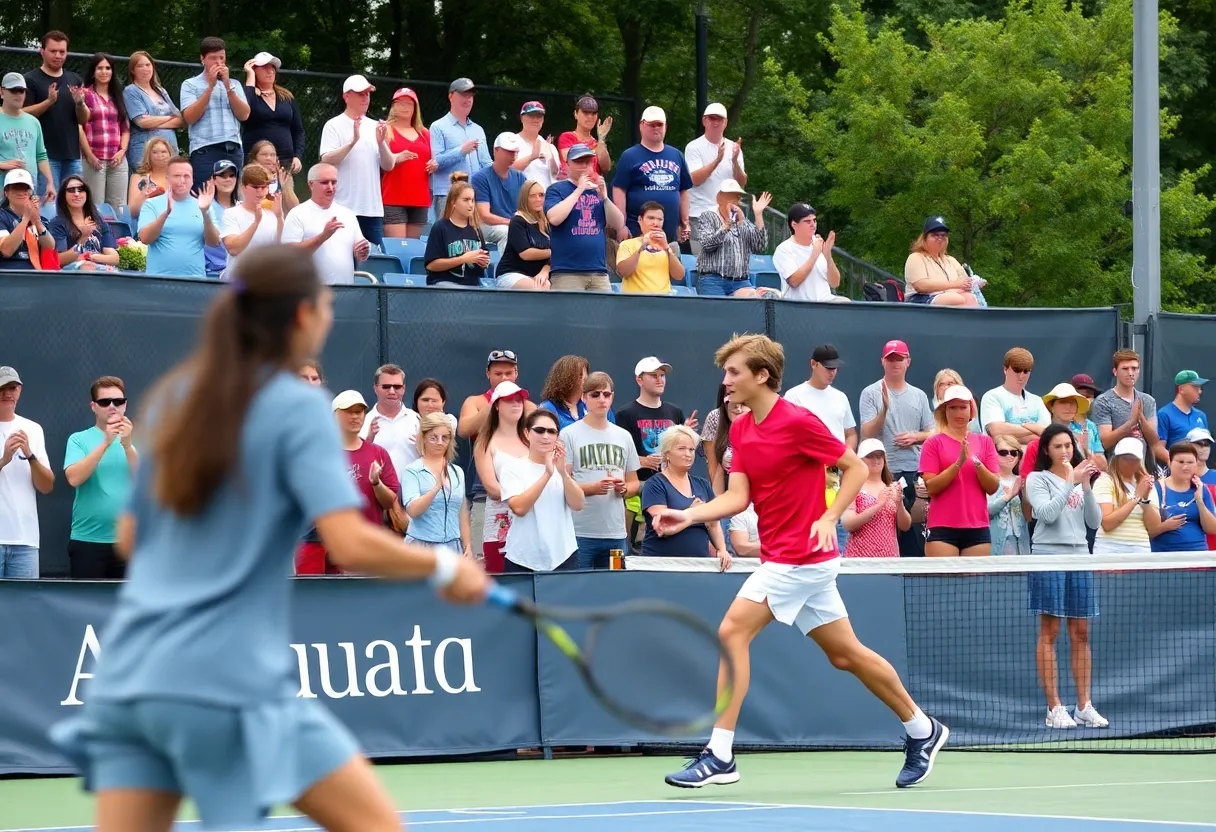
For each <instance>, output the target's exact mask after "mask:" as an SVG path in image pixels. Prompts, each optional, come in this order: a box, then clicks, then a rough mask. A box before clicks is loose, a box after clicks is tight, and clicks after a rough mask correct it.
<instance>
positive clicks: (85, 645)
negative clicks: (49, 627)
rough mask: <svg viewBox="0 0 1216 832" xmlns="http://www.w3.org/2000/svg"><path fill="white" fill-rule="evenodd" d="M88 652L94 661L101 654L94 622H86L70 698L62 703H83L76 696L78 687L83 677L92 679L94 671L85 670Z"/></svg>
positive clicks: (61, 703) (73, 675)
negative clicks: (85, 658)
mask: <svg viewBox="0 0 1216 832" xmlns="http://www.w3.org/2000/svg"><path fill="white" fill-rule="evenodd" d="M86 653H88V654H89V655H91V656H92V657H93V661H94V662H96V661H97V657H98V656H100V655H101V645H100V644H98V643H97V633H96V631H94V630H93V625H92V624H86V625H85V628H84V641H82V642H81V643H80V655H79V656H77V658H76V672H75V673H73V674H72V689H71V690H70V691H68V698H67V699H64V700H63V701H62V702H60V703H59V704H60V705H83V704H84V702H82V701H80V698H79V697H77V696H76V689H77V687H78V686H79V685H80V680H81V679H92V678H93V674H92V673H85V672H84V657H85V654H86Z"/></svg>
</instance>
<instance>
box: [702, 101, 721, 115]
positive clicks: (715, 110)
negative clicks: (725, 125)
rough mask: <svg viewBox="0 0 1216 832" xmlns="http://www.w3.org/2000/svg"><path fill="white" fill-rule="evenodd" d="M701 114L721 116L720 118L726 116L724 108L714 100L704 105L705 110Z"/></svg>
mask: <svg viewBox="0 0 1216 832" xmlns="http://www.w3.org/2000/svg"><path fill="white" fill-rule="evenodd" d="M701 115H703V116H721V117H722V118H726V108H725V107H723V106H722V105H721V104H719V103H718V102H716V101H715V102H714V103H713V104H710V105H709V106H708V107H706V108H705V112H703V113H701Z"/></svg>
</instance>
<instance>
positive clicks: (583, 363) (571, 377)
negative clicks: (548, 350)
mask: <svg viewBox="0 0 1216 832" xmlns="http://www.w3.org/2000/svg"><path fill="white" fill-rule="evenodd" d="M589 372H591V362H589V361H588V360H587V359H585V358H583V357H582V356H581V355H563V356H562V357H561V358H559V359H557V360H556V361H554V362H553V366H552V367H550V368H549V375H548V376H546V378H545V387H544V389H543V390H542V391H541V393H540V400H541V401H542V402H543V401H550V402H558V403H561V402H568V401H570V400H571V399H573V398H575V397H576V396H578V395H580V394H581V393H582V390H583V387H582V384H583V373H589ZM529 427H531V425H529Z"/></svg>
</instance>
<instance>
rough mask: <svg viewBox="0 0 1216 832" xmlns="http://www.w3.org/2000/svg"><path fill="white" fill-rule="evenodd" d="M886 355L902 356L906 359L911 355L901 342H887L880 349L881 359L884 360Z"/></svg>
mask: <svg viewBox="0 0 1216 832" xmlns="http://www.w3.org/2000/svg"><path fill="white" fill-rule="evenodd" d="M888 355H902V356H904V357H905V358H906V357H907V356H909V355H911V353H909V352H908V345H907V344H905V343H904V342H903V341H888V342H887V343H886V346H884V347H883V348H882V357H883V358H886V357H887V356H888Z"/></svg>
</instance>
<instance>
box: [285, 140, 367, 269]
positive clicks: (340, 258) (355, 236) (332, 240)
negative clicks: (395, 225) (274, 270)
mask: <svg viewBox="0 0 1216 832" xmlns="http://www.w3.org/2000/svg"><path fill="white" fill-rule="evenodd" d="M308 191H309V193H310V194H312V199H309V200H306V201H304V202H301V203H300V204H299V205H297V206H296V207H295V208H292V209H291V211H290V212H289V213H288V214H287V219H285V220H284V221H283V237H282V240H283V242H284V243H292V244H295V245H298V246H300V247H301V248H305V249H308V250H309V251H311V252H312V261H313V263H315V264H316V266H317V272H318V273H319V274H320V275H321V280H322V281H324V282H325V283H329V284H331V285H335V284H344V285H350V284H352V283H354V282H355V261H356V260H358V261H360V262H362V261H364V260H366V259H367V256H368V253H369V252H370V250H371V249H370V246H369V245H368V242H367V240H366V239H365V238H364V236H363V232H362V231H361V230H360V229H359V220H358V218H357V217H356V216H355V213H354V212H353V211H351V210H350V209H349V208H346V207H345V206H342V205H339V204H338V203H337V202H336V201H335V200H334V196H335V195H336V194H337V192H338V169H337V168H335V167H334V166H333V165H327V164H325V163H324V162H319V163H317V164H315V165H313V166H312V167H311V168H310V169H309V171H308Z"/></svg>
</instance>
